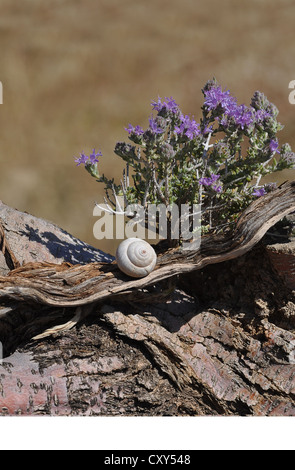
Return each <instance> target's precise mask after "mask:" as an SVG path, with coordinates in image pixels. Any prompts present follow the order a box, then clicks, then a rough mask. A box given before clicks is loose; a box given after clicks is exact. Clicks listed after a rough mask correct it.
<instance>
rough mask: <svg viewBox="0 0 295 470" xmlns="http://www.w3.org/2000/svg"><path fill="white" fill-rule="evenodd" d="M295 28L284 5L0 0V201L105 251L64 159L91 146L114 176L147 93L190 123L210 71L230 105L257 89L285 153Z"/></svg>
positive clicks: (290, 0)
mask: <svg viewBox="0 0 295 470" xmlns="http://www.w3.org/2000/svg"><path fill="white" fill-rule="evenodd" d="M294 23H295V2H294V0H279V1H278V0H247V2H244V1H243V2H242V1H240V2H238V1H237V0H223V1H222V2H221V1H220V0H211V1H207V0H200V1H197V0H182V1H181V2H180V1H179V0H149V1H146V0H145V1H143V0H83V1H82V0H47V1H41V0H22V1H21V0H0V41H1V42H0V44H1V49H0V81H1V82H2V84H3V99H4V102H3V104H2V105H1V106H0V168H1V170H0V199H1V200H2V201H3V202H4V203H6V204H8V205H10V206H13V207H15V208H17V209H19V210H22V211H28V212H30V213H32V214H34V215H36V216H39V217H43V218H45V219H48V220H50V221H52V222H54V223H56V224H58V225H60V226H61V227H62V228H64V229H65V230H67V231H69V232H70V233H72V234H73V235H75V236H77V237H79V238H81V239H82V240H84V241H86V242H88V243H90V244H92V245H94V246H96V247H98V248H101V249H103V250H105V251H108V252H110V253H114V250H115V247H116V245H117V243H116V242H113V241H106V240H103V241H97V240H95V238H94V236H93V234H92V228H93V224H94V222H95V220H96V218H94V217H93V215H92V212H93V205H94V201H98V202H102V197H103V186H102V185H99V184H98V183H96V182H95V180H94V179H93V178H91V177H90V176H89V175H88V174H87V173H86V171H85V170H84V169H83V168H82V167H80V168H77V167H76V166H75V163H74V156H79V153H80V152H81V151H85V152H86V153H87V154H89V152H90V151H92V149H93V148H95V149H96V150H97V151H98V150H101V151H102V153H103V158H101V159H100V168H101V170H102V171H103V172H105V173H106V174H107V175H109V176H114V177H116V178H120V176H121V171H122V168H123V165H122V163H121V161H120V159H119V158H118V157H116V156H115V155H114V153H113V149H114V146H115V143H116V142H117V141H118V140H125V139H126V138H127V133H126V132H125V131H124V127H125V126H127V125H128V123H132V124H133V125H136V124H140V125H142V126H143V127H145V126H146V125H147V122H148V116H149V114H150V113H151V107H150V101H151V100H152V99H155V98H157V96H158V95H159V96H162V97H164V96H173V97H174V98H175V100H176V102H177V103H178V104H179V105H180V106H181V108H182V110H183V111H184V112H185V113H191V114H194V115H195V117H196V118H197V119H198V118H199V113H200V105H201V103H202V93H201V88H202V87H203V85H204V84H205V82H206V81H207V80H208V79H210V78H212V77H213V76H215V77H216V78H217V80H218V81H219V82H220V84H221V85H222V86H223V87H228V88H229V89H230V90H231V92H232V93H233V94H234V95H235V96H237V98H238V101H239V102H240V103H245V104H249V102H250V98H251V96H252V94H253V92H254V91H255V90H257V89H258V90H260V91H263V92H264V93H265V94H266V95H267V96H268V98H269V99H270V100H271V101H272V102H274V103H275V104H276V106H277V107H278V108H279V110H280V115H279V118H280V119H279V120H280V122H282V123H283V124H284V125H285V129H284V130H283V131H282V132H281V133H280V135H279V137H280V143H284V142H289V143H290V144H291V145H292V147H293V150H295V134H294V125H295V106H294V105H293V106H292V105H291V104H290V103H289V101H288V96H289V93H290V90H289V89H288V85H289V82H290V81H291V80H294V79H295V69H294V53H295V27H294ZM292 178H295V172H294V171H291V172H287V174H284V175H282V176H281V179H292Z"/></svg>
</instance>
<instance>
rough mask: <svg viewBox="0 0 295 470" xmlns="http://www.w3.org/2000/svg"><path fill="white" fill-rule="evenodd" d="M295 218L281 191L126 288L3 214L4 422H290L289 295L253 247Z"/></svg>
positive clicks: (0, 402) (64, 239) (65, 239)
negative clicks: (243, 418)
mask: <svg viewBox="0 0 295 470" xmlns="http://www.w3.org/2000/svg"><path fill="white" fill-rule="evenodd" d="M294 210H295V184H294V183H285V184H283V185H282V186H281V187H280V188H278V189H277V190H276V191H274V192H272V193H269V194H268V195H267V196H265V197H263V198H259V199H257V200H256V201H255V202H254V203H252V204H251V205H250V206H249V207H248V209H247V210H246V211H245V212H244V213H243V214H242V215H241V217H240V219H239V221H238V223H237V226H236V228H235V230H234V231H233V232H231V233H230V234H227V235H225V236H217V235H214V236H208V237H206V238H204V239H203V241H202V243H201V248H200V250H198V251H194V252H193V251H189V252H188V251H181V250H177V249H171V250H163V251H161V249H159V256H158V264H157V267H156V269H155V270H154V271H153V272H152V273H151V274H150V275H149V276H147V277H146V278H144V279H139V280H134V279H133V280H132V279H130V278H128V277H127V276H125V275H124V274H122V273H121V272H120V271H119V270H118V268H117V266H116V264H115V262H113V258H112V257H111V256H108V255H106V254H103V253H102V252H99V250H96V249H95V248H93V247H90V246H88V245H86V244H84V243H83V242H81V241H79V240H77V239H75V238H74V237H72V236H71V235H69V234H67V233H66V232H64V231H63V230H61V229H59V228H58V227H56V226H54V225H52V224H50V223H49V222H45V221H42V220H41V219H37V218H34V217H32V216H30V215H29V214H22V213H19V212H18V211H15V210H13V209H10V208H8V207H7V206H4V205H2V206H0V224H1V227H2V230H1V231H0V239H1V249H2V253H3V259H2V261H3V263H2V266H3V269H2V271H3V273H4V272H5V270H6V272H5V275H3V276H1V277H0V341H1V343H2V345H3V348H4V356H5V357H4V361H3V363H2V365H0V413H2V414H30V415H34V414H49V415H58V414H60V415H75V414H79V415H93V414H94V415H101V414H104V415H114V414H115V415H204V414H207V415H208V414H215V415H216V414H219V415H232V414H234V415H286V416H291V415H294V414H295V396H294V395H295V379H294V378H295V334H294V331H295V299H294V295H293V291H292V288H290V285H291V284H290V282H289V283H286V282H285V279H284V278H283V277H282V276H281V275H280V273H278V271H276V269H275V268H274V265H273V264H272V260H273V259H272V256H273V254H274V252H275V250H274V248H273V247H272V250H271V254H272V256H270V255H269V253H270V252H269V250H268V249H267V247H266V246H265V244H262V243H259V242H260V241H261V240H262V238H263V237H264V235H265V234H266V232H267V231H268V229H269V228H270V227H271V226H273V225H274V224H276V222H278V221H279V220H280V219H281V218H282V217H283V216H284V215H287V214H290V213H291V212H293V211H294ZM44 223H45V224H46V229H44V225H43V224H44ZM51 234H53V235H51ZM287 245H288V246H289V245H290V246H291V245H292V243H291V244H289V243H287ZM292 246H293V245H292ZM28 247H29V249H28ZM285 251H286V250H285ZM287 251H288V250H287ZM287 251H286V252H287ZM284 254H286V253H284ZM292 257H293V251H292V248H290V250H289V253H288V259H289V260H292V259H293V258H292ZM18 264H19V266H18V267H17V265H18ZM0 266H1V259H0ZM143 300H144V302H143Z"/></svg>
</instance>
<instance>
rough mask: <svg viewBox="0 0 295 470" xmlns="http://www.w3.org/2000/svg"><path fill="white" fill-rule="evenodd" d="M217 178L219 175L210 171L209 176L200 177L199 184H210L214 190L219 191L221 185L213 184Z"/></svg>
mask: <svg viewBox="0 0 295 470" xmlns="http://www.w3.org/2000/svg"><path fill="white" fill-rule="evenodd" d="M219 178H220V175H214V173H212V174H211V175H210V176H207V177H204V178H200V179H199V184H200V185H202V186H211V188H212V189H213V190H214V191H216V192H217V193H221V191H222V187H221V186H220V185H219V186H218V185H217V184H214V183H216V181H217V180H218V179H219Z"/></svg>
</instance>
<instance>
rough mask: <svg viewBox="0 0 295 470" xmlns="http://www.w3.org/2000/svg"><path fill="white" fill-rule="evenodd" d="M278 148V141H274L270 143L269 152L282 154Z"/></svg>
mask: <svg viewBox="0 0 295 470" xmlns="http://www.w3.org/2000/svg"><path fill="white" fill-rule="evenodd" d="M278 148H279V143H278V141H277V140H273V139H272V140H271V141H270V143H269V150H270V151H271V153H280V151H279V150H278Z"/></svg>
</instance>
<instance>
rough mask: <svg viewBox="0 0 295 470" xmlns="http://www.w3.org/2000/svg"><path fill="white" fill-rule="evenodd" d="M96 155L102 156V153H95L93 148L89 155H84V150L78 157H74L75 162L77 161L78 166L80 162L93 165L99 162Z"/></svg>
mask: <svg viewBox="0 0 295 470" xmlns="http://www.w3.org/2000/svg"><path fill="white" fill-rule="evenodd" d="M98 157H102V153H101V152H98V153H95V149H93V151H92V153H91V154H90V155H89V156H88V155H85V153H84V152H82V153H80V157H78V158H76V159H75V162H76V163H77V166H80V165H82V164H83V165H85V166H87V165H95V163H98V162H99V160H98Z"/></svg>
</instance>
